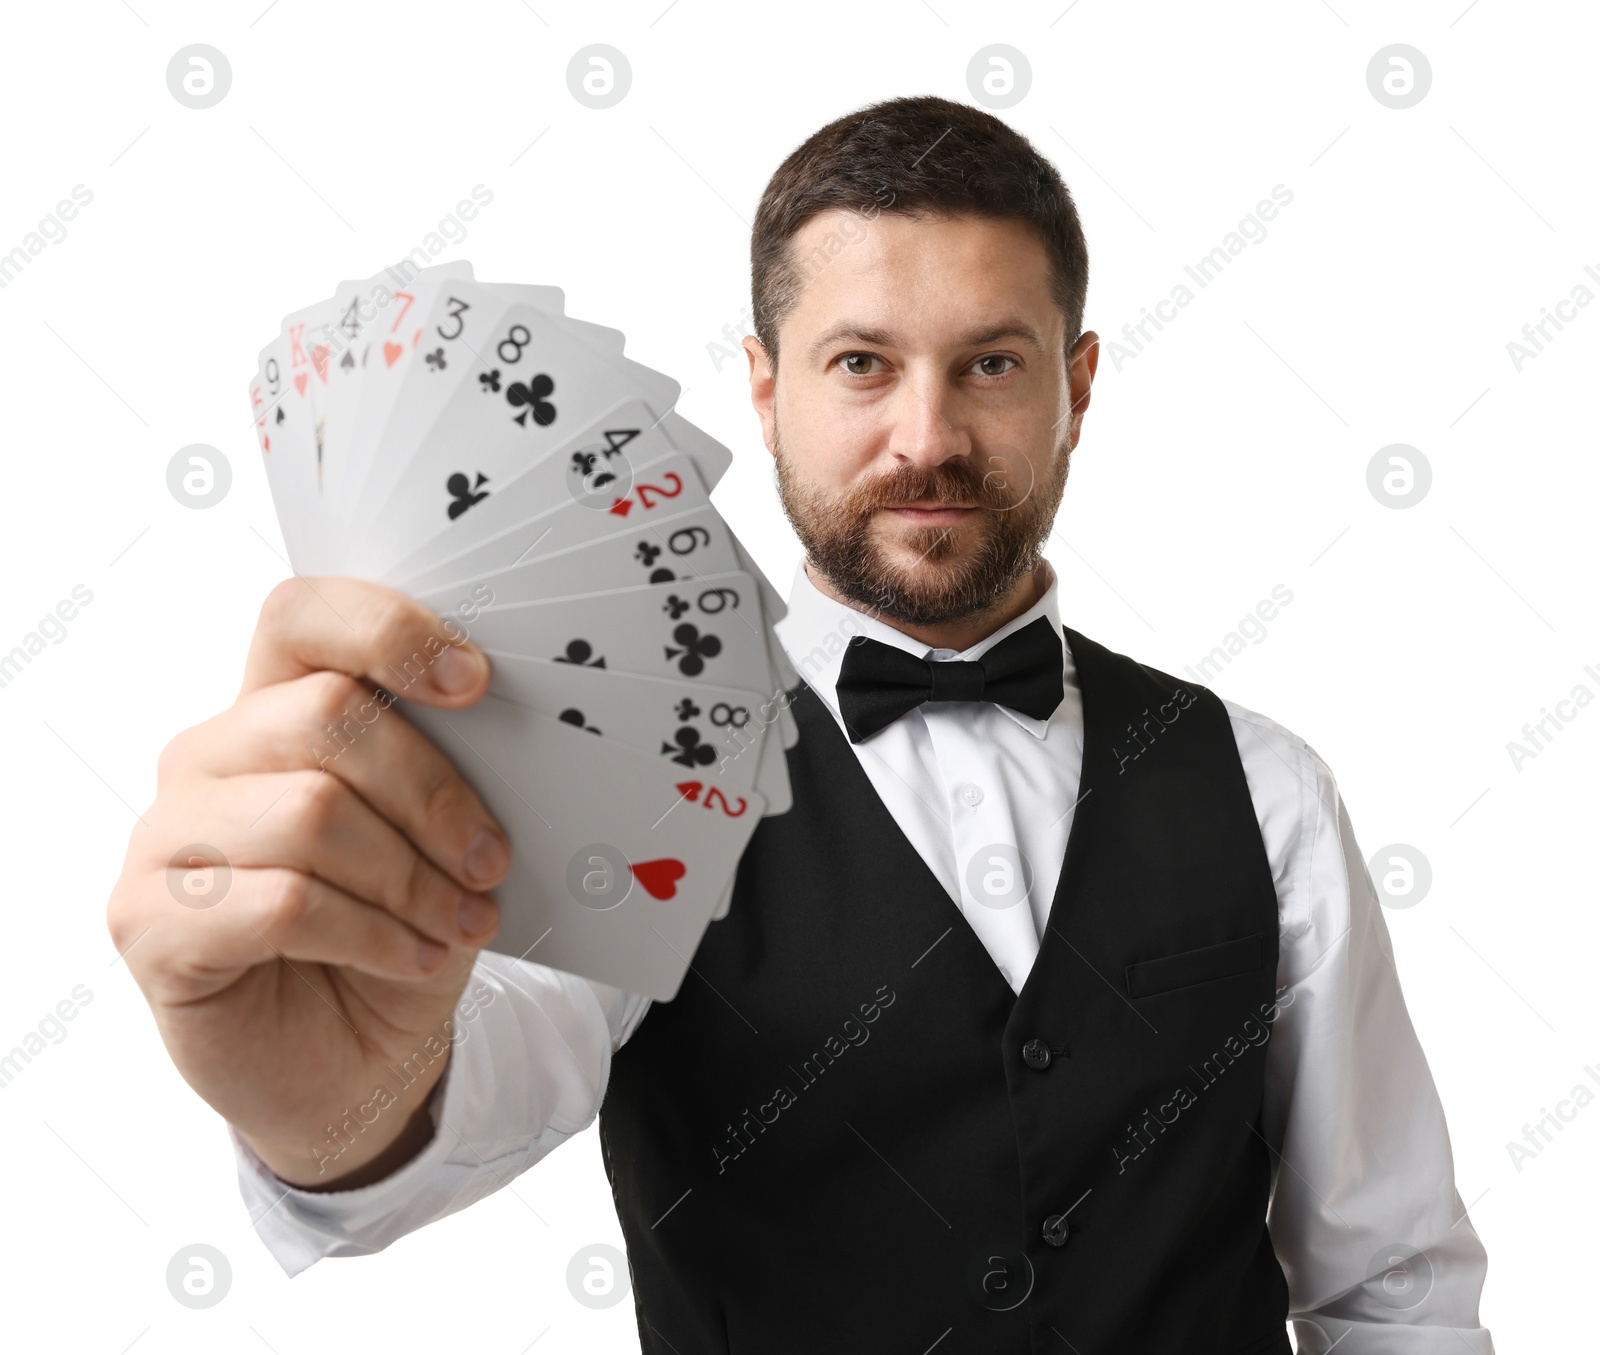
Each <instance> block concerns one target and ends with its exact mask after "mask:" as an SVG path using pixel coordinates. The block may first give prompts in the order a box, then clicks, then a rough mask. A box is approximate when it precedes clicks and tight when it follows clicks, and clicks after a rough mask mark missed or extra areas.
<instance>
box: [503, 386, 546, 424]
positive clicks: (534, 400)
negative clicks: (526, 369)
mask: <svg viewBox="0 0 1600 1355" xmlns="http://www.w3.org/2000/svg"><path fill="white" fill-rule="evenodd" d="M555 388H556V383H555V379H554V378H553V377H550V376H547V375H546V374H545V373H543V372H540V373H539V375H538V376H536V377H534V378H533V380H532V381H527V382H523V381H513V382H512V383H511V385H510V386H509V387H507V388H506V403H507V404H508V405H511V406H512V407H513V408H521V407H522V406H523V405H526V406H527V408H526V409H523V410H522V413H520V414H518V415H517V416H516V420H515V422H517V423H519V424H521V425H522V426H523V427H524V428H526V427H527V426H528V415H530V414H532V415H533V421H534V422H535V423H536V424H538V425H539V427H540V428H547V427H548V426H549V425H550V424H553V423H554V422H555V421H556V407H555V406H554V405H553V404H551V403H550V401H549V400H548V399H547V398H546V397H547V396H549V394H550V393H551V392H552V391H553V390H555Z"/></svg>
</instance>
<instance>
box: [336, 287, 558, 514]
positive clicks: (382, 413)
mask: <svg viewBox="0 0 1600 1355" xmlns="http://www.w3.org/2000/svg"><path fill="white" fill-rule="evenodd" d="M471 279H472V265H471V264H470V263H465V262H461V263H447V264H435V265H434V266H433V267H431V268H424V269H422V270H420V271H418V270H416V269H415V268H413V267H412V266H411V265H409V264H396V265H391V266H390V267H389V268H387V269H385V270H384V272H382V273H380V274H378V275H376V276H375V277H373V278H369V279H367V280H366V281H365V282H360V283H340V285H339V291H337V292H335V293H334V302H335V311H336V318H335V329H336V338H337V341H339V342H344V343H347V344H348V347H347V351H346V353H341V354H340V355H339V356H338V358H337V360H336V361H335V362H334V363H333V366H332V369H331V370H330V373H329V382H330V395H331V397H332V399H333V400H335V401H336V402H337V407H336V408H332V409H330V414H329V426H330V428H332V429H333V430H334V432H333V436H335V437H338V438H340V439H342V445H341V447H340V450H339V452H338V454H337V455H336V457H335V458H333V459H332V464H331V465H330V467H329V472H330V474H329V481H328V484H329V491H328V492H329V494H330V496H331V497H332V498H333V499H334V501H335V503H336V506H337V508H338V510H339V517H340V519H341V525H343V521H342V520H343V519H344V518H345V517H348V516H349V515H350V514H351V513H352V512H353V511H354V509H355V508H356V507H357V506H358V505H359V503H360V502H361V491H362V489H363V487H364V485H365V482H366V479H367V474H368V472H369V470H370V469H371V466H372V460H373V457H374V456H376V454H377V452H378V448H379V438H380V436H381V435H382V433H383V430H384V427H385V425H386V423H387V420H388V417H389V414H390V412H391V410H392V408H393V405H394V401H395V399H396V398H397V397H398V395H399V393H400V391H401V389H402V388H403V386H404V382H405V379H406V376H407V372H408V369H409V367H410V365H411V363H413V362H417V361H421V358H420V357H419V356H418V354H417V349H418V347H419V346H420V344H421V341H422V334H423V329H422V320H423V317H424V316H425V315H426V314H427V313H428V311H429V309H430V308H431V307H432V305H433V301H434V298H435V296H436V295H437V294H438V292H439V290H440V289H441V288H444V287H449V286H451V285H460V284H464V283H467V282H470V281H471ZM537 290H541V291H549V292H552V293H554V297H553V300H554V303H555V304H556V305H560V302H561V294H560V292H559V291H557V290H556V289H554V288H548V289H537ZM547 299H548V298H547ZM347 358H348V359H349V360H348V361H347V360H346V359H347Z"/></svg>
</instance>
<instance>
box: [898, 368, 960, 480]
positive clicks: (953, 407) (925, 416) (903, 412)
mask: <svg viewBox="0 0 1600 1355" xmlns="http://www.w3.org/2000/svg"><path fill="white" fill-rule="evenodd" d="M958 404H959V401H958V400H957V399H956V398H955V392H952V391H951V390H950V388H949V386H948V384H947V383H946V382H945V381H944V380H943V379H942V378H941V377H940V376H939V375H937V374H935V373H930V372H919V371H917V370H916V369H911V370H908V371H906V372H905V373H904V374H903V375H902V376H901V378H900V384H899V387H898V389H897V390H896V391H895V396H894V400H893V401H892V403H891V406H890V415H891V417H892V418H893V420H894V429H893V432H892V434H891V436H890V439H889V450H890V451H891V452H892V453H893V454H894V456H895V457H896V459H898V460H902V461H907V462H910V463H911V464H912V465H917V466H938V465H941V464H943V463H944V462H946V461H949V460H951V459H952V458H954V457H958V456H967V455H970V453H971V451H972V439H971V437H970V436H969V435H968V433H967V431H966V429H965V427H964V426H963V423H962V420H961V416H960V411H959V409H958V407H957V406H958Z"/></svg>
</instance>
